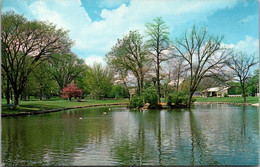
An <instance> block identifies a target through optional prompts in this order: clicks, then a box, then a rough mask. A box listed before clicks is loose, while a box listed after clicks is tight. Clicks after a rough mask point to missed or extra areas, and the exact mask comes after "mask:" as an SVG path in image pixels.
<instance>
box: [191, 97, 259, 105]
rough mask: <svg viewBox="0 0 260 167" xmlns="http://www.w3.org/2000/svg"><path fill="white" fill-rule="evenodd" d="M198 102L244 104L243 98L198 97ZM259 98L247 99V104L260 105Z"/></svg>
mask: <svg viewBox="0 0 260 167" xmlns="http://www.w3.org/2000/svg"><path fill="white" fill-rule="evenodd" d="M195 99H196V102H226V103H243V98H242V97H208V98H203V97H196V98H195ZM258 100H259V98H258V97H247V98H246V103H250V104H254V103H258Z"/></svg>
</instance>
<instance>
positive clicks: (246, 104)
mask: <svg viewBox="0 0 260 167" xmlns="http://www.w3.org/2000/svg"><path fill="white" fill-rule="evenodd" d="M194 104H233V105H240V106H255V107H258V106H259V103H255V104H251V103H230V102H194Z"/></svg>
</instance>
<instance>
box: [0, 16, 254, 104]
mask: <svg viewBox="0 0 260 167" xmlns="http://www.w3.org/2000/svg"><path fill="white" fill-rule="evenodd" d="M1 21H2V22H1V23H2V27H1V37H2V38H1V42H2V49H1V52H2V62H1V67H2V71H1V72H2V97H4V98H5V99H6V100H7V104H9V103H10V100H11V99H13V101H14V108H15V107H16V106H18V105H19V100H21V99H22V100H27V99H28V98H30V96H32V95H33V96H35V97H37V98H39V99H40V100H42V99H46V98H51V97H53V96H61V93H62V90H64V88H66V87H67V86H68V84H76V85H77V87H78V88H79V89H80V91H79V92H81V94H82V95H81V96H82V97H81V98H84V97H85V96H89V97H92V98H97V99H102V98H122V97H130V93H129V92H130V90H131V89H136V92H135V96H142V95H143V96H145V99H146V100H145V101H153V102H154V99H153V98H152V97H154V98H155V99H156V103H157V102H158V103H160V102H161V98H162V97H163V98H169V97H175V96H173V94H175V95H176V92H179V94H182V95H185V97H186V98H185V100H184V101H185V102H186V103H187V106H188V107H190V106H191V104H192V96H193V94H194V93H195V91H197V90H199V89H202V88H203V86H204V85H205V84H203V83H209V82H208V81H213V84H223V83H227V81H230V79H231V78H235V79H238V81H239V82H236V83H239V86H240V88H241V89H242V90H245V91H242V93H243V97H244V98H245V97H246V94H247V91H246V90H247V89H249V88H251V90H253V89H254V90H255V87H257V86H256V83H255V82H250V81H251V78H252V76H251V71H250V69H251V67H252V66H254V65H255V64H256V61H255V59H254V58H252V57H249V56H248V55H246V54H245V53H240V52H236V51H234V50H231V49H228V48H225V47H224V45H223V44H222V41H223V38H224V37H223V36H218V35H211V34H209V32H208V31H207V29H206V28H205V27H202V28H198V27H196V26H194V27H192V29H191V30H189V31H185V32H184V33H183V36H182V37H180V38H177V39H176V40H174V41H173V40H171V39H170V33H169V28H168V26H167V24H166V23H165V22H164V21H163V19H162V18H161V17H157V18H155V19H154V20H153V22H151V23H147V24H145V27H146V31H145V33H144V34H141V33H140V32H139V31H138V30H133V31H130V32H129V33H128V34H126V35H124V36H123V37H122V38H120V39H118V40H117V42H116V44H115V45H114V46H113V47H112V48H111V50H110V51H109V52H108V53H107V54H106V55H105V60H106V62H107V66H105V67H103V66H102V65H101V64H97V63H96V64H94V65H93V66H87V65H86V64H85V63H84V60H83V59H80V58H78V56H77V55H76V54H74V53H73V52H72V51H71V47H72V46H73V44H74V41H73V40H71V39H70V38H69V35H68V31H65V30H63V29H60V28H57V27H56V26H55V25H53V24H51V23H48V22H43V21H37V20H33V21H30V20H27V19H26V18H24V17H23V16H22V15H18V14H15V13H14V12H6V13H4V14H3V15H2V16H1ZM227 71H230V73H227ZM227 74H229V75H227ZM249 80H250V81H249ZM253 80H256V79H253ZM250 84H251V86H250ZM252 85H254V86H252ZM70 86H71V85H69V87H70ZM253 87H254V88H253ZM256 89H258V87H257V88H256ZM66 90H67V91H68V90H69V89H66ZM77 90H78V89H77ZM256 91H257V90H256ZM77 96H78V95H77ZM63 97H65V96H63ZM66 97H67V96H66ZM135 98H137V99H138V97H135ZM139 99H140V98H139Z"/></svg>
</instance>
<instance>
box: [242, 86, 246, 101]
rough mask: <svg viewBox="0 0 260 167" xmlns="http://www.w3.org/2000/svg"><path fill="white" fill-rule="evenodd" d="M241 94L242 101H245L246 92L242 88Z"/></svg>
mask: <svg viewBox="0 0 260 167" xmlns="http://www.w3.org/2000/svg"><path fill="white" fill-rule="evenodd" d="M242 94H243V100H244V103H245V102H246V92H245V90H244V89H243V91H242Z"/></svg>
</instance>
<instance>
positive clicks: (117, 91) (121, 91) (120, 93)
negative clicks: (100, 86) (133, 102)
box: [109, 85, 129, 99]
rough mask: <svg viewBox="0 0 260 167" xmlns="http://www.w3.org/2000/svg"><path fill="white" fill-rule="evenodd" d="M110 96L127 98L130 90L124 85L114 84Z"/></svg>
mask: <svg viewBox="0 0 260 167" xmlns="http://www.w3.org/2000/svg"><path fill="white" fill-rule="evenodd" d="M109 97H111V98H116V99H118V98H126V97H129V92H128V90H127V88H125V87H124V86H122V85H113V86H112V89H111V91H110V93H109Z"/></svg>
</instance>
